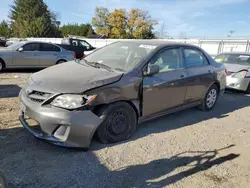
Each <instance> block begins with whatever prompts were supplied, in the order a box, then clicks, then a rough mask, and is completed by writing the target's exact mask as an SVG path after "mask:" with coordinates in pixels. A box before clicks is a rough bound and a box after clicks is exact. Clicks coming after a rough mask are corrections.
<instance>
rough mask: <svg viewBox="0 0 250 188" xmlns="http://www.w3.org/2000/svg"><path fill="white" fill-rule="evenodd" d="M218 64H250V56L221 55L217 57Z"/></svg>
mask: <svg viewBox="0 0 250 188" xmlns="http://www.w3.org/2000/svg"><path fill="white" fill-rule="evenodd" d="M215 61H216V62H218V63H230V64H250V55H247V54H221V55H218V56H217V57H215Z"/></svg>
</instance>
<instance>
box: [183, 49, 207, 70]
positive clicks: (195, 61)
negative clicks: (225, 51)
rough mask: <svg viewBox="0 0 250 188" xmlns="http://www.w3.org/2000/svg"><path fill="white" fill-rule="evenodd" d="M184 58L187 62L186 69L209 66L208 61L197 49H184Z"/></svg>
mask: <svg viewBox="0 0 250 188" xmlns="http://www.w3.org/2000/svg"><path fill="white" fill-rule="evenodd" d="M184 57H185V62H186V67H197V66H203V65H208V64H209V63H208V61H207V59H206V57H205V55H204V54H203V53H202V52H201V51H199V50H196V49H188V48H185V49H184Z"/></svg>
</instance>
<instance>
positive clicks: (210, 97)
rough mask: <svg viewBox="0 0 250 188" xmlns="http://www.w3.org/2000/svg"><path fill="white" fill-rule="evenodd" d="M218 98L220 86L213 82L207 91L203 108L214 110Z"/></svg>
mask: <svg viewBox="0 0 250 188" xmlns="http://www.w3.org/2000/svg"><path fill="white" fill-rule="evenodd" d="M217 98H218V87H217V86H216V85H215V84H213V85H212V86H211V87H210V88H209V89H208V91H207V93H206V95H205V98H204V99H203V102H202V104H201V109H202V110H205V111H209V110H212V109H213V107H214V106H215V104H216V102H217Z"/></svg>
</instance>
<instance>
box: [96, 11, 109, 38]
mask: <svg viewBox="0 0 250 188" xmlns="http://www.w3.org/2000/svg"><path fill="white" fill-rule="evenodd" d="M109 15H110V13H109V11H108V9H107V8H104V7H97V8H96V9H95V17H93V18H92V25H93V26H94V27H95V29H96V33H97V34H98V35H106V36H109V35H110V33H111V26H110V24H109Z"/></svg>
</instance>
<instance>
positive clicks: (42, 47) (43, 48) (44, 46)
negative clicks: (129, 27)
mask: <svg viewBox="0 0 250 188" xmlns="http://www.w3.org/2000/svg"><path fill="white" fill-rule="evenodd" d="M40 51H43V52H60V48H58V47H57V46H54V45H52V44H46V43H41V45H40Z"/></svg>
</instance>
